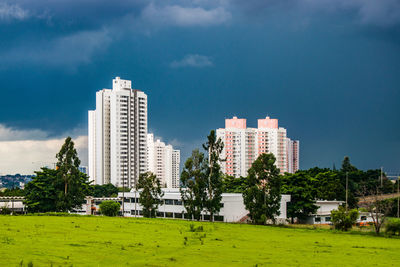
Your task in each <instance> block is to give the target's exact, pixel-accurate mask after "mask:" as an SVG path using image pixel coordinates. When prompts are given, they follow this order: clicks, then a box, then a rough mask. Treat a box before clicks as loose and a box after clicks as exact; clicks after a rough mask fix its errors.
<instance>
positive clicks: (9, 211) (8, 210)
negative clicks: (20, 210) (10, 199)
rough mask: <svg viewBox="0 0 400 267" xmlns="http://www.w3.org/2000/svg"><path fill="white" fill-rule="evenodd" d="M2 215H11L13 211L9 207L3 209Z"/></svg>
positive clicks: (0, 212)
mask: <svg viewBox="0 0 400 267" xmlns="http://www.w3.org/2000/svg"><path fill="white" fill-rule="evenodd" d="M0 214H1V215H9V214H11V209H9V208H7V207H3V208H2V209H1V211H0Z"/></svg>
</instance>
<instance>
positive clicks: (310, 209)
mask: <svg viewBox="0 0 400 267" xmlns="http://www.w3.org/2000/svg"><path fill="white" fill-rule="evenodd" d="M346 177H347V184H348V206H349V208H357V203H358V200H359V198H360V197H361V196H363V195H368V194H370V193H371V192H376V190H377V188H379V192H381V193H383V194H388V193H393V192H394V190H395V188H397V184H394V183H392V182H391V181H390V180H389V179H388V178H387V177H386V176H385V175H384V174H383V173H382V174H381V170H379V169H376V170H367V171H363V170H359V169H357V168H356V167H355V166H353V165H352V164H351V163H350V159H349V157H345V158H344V160H343V162H342V166H341V168H340V169H339V170H336V169H329V168H317V167H315V168H311V169H308V170H300V171H297V172H296V173H294V174H290V173H285V174H284V175H282V176H281V186H282V188H281V193H282V194H289V195H291V201H290V203H288V207H287V213H288V217H290V218H292V221H293V220H294V219H295V218H297V219H299V220H300V221H301V220H303V219H305V218H306V217H307V216H308V215H309V214H312V213H315V211H316V210H317V206H316V205H315V201H316V200H317V199H320V200H341V201H345V200H346ZM247 183H248V177H240V178H234V177H231V176H225V177H224V192H231V193H243V192H244V191H245V189H246V188H247V187H248V184H247Z"/></svg>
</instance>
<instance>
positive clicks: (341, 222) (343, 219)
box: [331, 206, 358, 231]
mask: <svg viewBox="0 0 400 267" xmlns="http://www.w3.org/2000/svg"><path fill="white" fill-rule="evenodd" d="M331 217H332V223H333V225H334V227H335V229H337V230H341V231H347V230H349V229H351V227H352V226H353V225H354V224H355V223H356V222H357V218H358V210H356V209H353V210H350V211H346V209H345V208H344V207H343V206H340V207H339V209H338V210H332V211H331Z"/></svg>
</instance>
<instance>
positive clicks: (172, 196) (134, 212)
mask: <svg viewBox="0 0 400 267" xmlns="http://www.w3.org/2000/svg"><path fill="white" fill-rule="evenodd" d="M162 191H163V193H164V196H163V197H162V205H160V206H159V207H158V212H157V217H161V218H171V219H172V218H175V219H185V218H186V219H187V216H186V214H185V213H186V212H185V208H184V206H183V204H182V199H181V194H180V192H179V189H166V188H164V189H162ZM124 198H125V201H124V216H127V217H134V216H139V217H140V216H141V215H142V206H141V205H140V203H139V192H136V191H135V190H133V189H132V190H131V192H129V193H125V194H124ZM108 199H109V198H94V199H93V201H92V203H93V204H92V205H94V207H95V208H96V209H97V210H98V208H99V204H100V202H101V201H103V200H108ZM111 200H115V201H119V202H120V203H122V193H118V198H114V199H111ZM287 202H290V195H282V198H281V206H280V215H279V216H278V217H277V218H276V219H277V221H278V222H279V223H286V219H287V216H286V208H287ZM221 203H222V208H221V210H220V212H219V213H218V214H216V215H215V217H214V220H215V221H223V222H246V221H247V219H248V217H247V214H248V211H247V210H246V207H245V206H244V204H243V196H242V194H238V193H223V194H222V200H221ZM121 210H122V207H121ZM90 212H91V208H89V207H88V205H86V204H84V205H83V206H82V208H81V210H80V211H78V213H81V214H85V213H86V214H90ZM202 220H209V215H207V213H206V212H202Z"/></svg>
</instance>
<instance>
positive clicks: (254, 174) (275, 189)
mask: <svg viewBox="0 0 400 267" xmlns="http://www.w3.org/2000/svg"><path fill="white" fill-rule="evenodd" d="M248 172H249V175H248V178H247V179H248V181H247V184H248V187H247V188H246V189H245V190H244V192H243V200H244V204H245V206H246V209H247V210H248V211H249V217H250V219H251V220H252V222H253V223H255V224H266V223H267V221H268V220H271V221H272V222H273V223H275V217H276V216H278V215H279V214H280V212H279V209H280V200H281V177H280V175H279V169H278V168H277V167H276V166H275V156H274V155H273V154H261V155H260V156H259V157H258V158H257V159H256V160H255V161H254V162H253V164H252V166H251V168H250V169H249V171H248Z"/></svg>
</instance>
